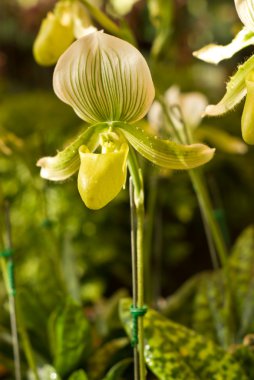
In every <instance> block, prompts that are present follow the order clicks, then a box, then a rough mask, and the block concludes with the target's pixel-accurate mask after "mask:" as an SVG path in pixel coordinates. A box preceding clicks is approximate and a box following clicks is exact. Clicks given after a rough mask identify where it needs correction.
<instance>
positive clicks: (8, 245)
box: [2, 202, 21, 380]
mask: <svg viewBox="0 0 254 380" xmlns="http://www.w3.org/2000/svg"><path fill="white" fill-rule="evenodd" d="M4 214H5V229H6V234H5V249H6V250H9V251H10V252H11V251H12V238H11V222H10V214H9V204H8V203H7V202H5V205H4ZM2 270H3V277H4V279H5V281H6V288H7V293H8V299H9V313H10V324H11V335H12V345H13V357H14V370H15V380H21V363H20V353H19V339H18V330H17V316H16V303H15V288H14V273H13V259H12V256H11V255H10V256H9V257H8V258H7V260H6V262H5V265H2Z"/></svg>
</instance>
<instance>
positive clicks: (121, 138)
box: [38, 32, 214, 209]
mask: <svg viewBox="0 0 254 380" xmlns="http://www.w3.org/2000/svg"><path fill="white" fill-rule="evenodd" d="M53 85H54V90H55V93H56V94H57V96H58V97H59V98H60V99H61V100H62V101H64V102H65V103H67V104H69V105H70V106H71V107H72V108H73V109H74V111H75V112H76V113H77V115H78V116H79V117H80V118H81V119H82V120H83V121H85V122H86V123H88V125H89V126H88V127H86V129H85V130H84V132H83V133H82V134H81V135H80V136H79V137H78V138H77V139H76V140H75V141H74V142H73V143H71V144H70V145H69V146H67V147H66V148H65V149H64V150H63V151H62V152H59V153H58V154H57V155H56V156H54V157H43V158H41V159H40V160H39V161H38V166H40V167H41V176H42V177H44V178H46V179H49V180H53V181H59V180H64V179H67V178H68V177H70V176H72V175H73V174H74V173H75V172H77V171H79V174H78V189H79V192H80V195H81V198H82V200H83V201H84V203H85V204H86V206H87V207H89V208H91V209H99V208H102V207H104V206H105V205H106V204H107V203H109V202H110V201H111V200H112V199H113V198H114V197H115V196H116V195H117V194H118V193H119V191H120V190H121V188H122V187H123V186H124V185H125V180H126V172H127V166H128V160H129V154H130V152H131V151H132V148H135V149H136V150H137V151H138V152H139V153H140V154H141V155H143V156H144V157H145V158H147V159H148V160H149V161H151V162H152V163H154V164H156V165H159V166H161V167H164V168H169V169H180V170H181V169H185V170H186V169H191V168H195V167H197V166H200V165H203V164H205V163H206V162H208V161H209V160H211V158H212V157H213V155H214V149H211V148H209V147H208V146H206V145H204V144H193V145H181V144H177V143H175V142H173V141H171V140H161V139H158V138H157V137H156V136H152V135H149V134H147V133H146V132H145V131H143V130H142V129H140V128H139V127H137V125H135V124H134V123H136V122H137V121H138V120H140V119H142V118H143V117H144V116H145V115H146V114H147V112H148V110H149V108H150V106H151V104H152V102H153V99H154V95H155V90H154V85H153V81H152V77H151V74H150V70H149V68H148V65H147V63H146V61H145V59H144V57H143V56H142V54H141V53H140V52H139V51H138V50H137V49H136V48H135V47H134V46H132V45H131V44H129V43H128V42H126V41H123V40H121V39H119V38H116V37H113V36H110V35H108V34H105V33H102V32H94V33H91V34H89V35H87V36H85V37H82V38H80V39H79V40H77V41H76V42H74V43H73V44H72V45H71V46H70V47H69V48H68V49H67V50H66V51H65V53H64V54H63V55H62V56H61V57H60V59H59V61H58V63H57V65H56V68H55V72H54V78H53Z"/></svg>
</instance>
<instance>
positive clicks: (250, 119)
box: [241, 71, 254, 145]
mask: <svg viewBox="0 0 254 380" xmlns="http://www.w3.org/2000/svg"><path fill="white" fill-rule="evenodd" d="M246 87H247V96H246V100H245V104H244V109H243V114H242V122H241V126H242V136H243V139H244V141H245V142H246V143H247V144H250V145H254V71H251V72H250V73H249V74H248V75H247V77H246Z"/></svg>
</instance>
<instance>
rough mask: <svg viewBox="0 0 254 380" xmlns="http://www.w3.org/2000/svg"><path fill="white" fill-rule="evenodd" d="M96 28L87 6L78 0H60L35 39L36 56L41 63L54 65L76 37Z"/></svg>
mask: <svg viewBox="0 0 254 380" xmlns="http://www.w3.org/2000/svg"><path fill="white" fill-rule="evenodd" d="M95 30H97V29H96V28H95V27H94V26H93V25H92V21H91V19H90V16H89V14H88V13H87V11H86V8H85V7H84V6H83V5H82V4H81V3H80V2H79V1H78V0H76V1H73V0H63V1H59V2H58V3H57V4H56V5H55V8H54V10H53V12H49V13H48V14H47V16H46V18H45V19H44V20H43V21H42V24H41V27H40V30H39V32H38V35H37V37H36V39H35V41H34V46H33V54H34V58H35V60H36V62H37V63H39V64H40V65H43V66H51V65H54V64H55V63H56V62H57V60H58V58H59V57H60V55H61V54H62V53H63V52H64V51H65V50H66V49H67V48H68V47H69V46H70V45H71V43H72V42H73V40H74V39H75V38H80V37H83V36H85V35H86V34H89V33H91V32H94V31H95Z"/></svg>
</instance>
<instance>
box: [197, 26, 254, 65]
mask: <svg viewBox="0 0 254 380" xmlns="http://www.w3.org/2000/svg"><path fill="white" fill-rule="evenodd" d="M249 45H254V33H253V32H252V31H250V30H249V29H247V28H243V29H242V30H241V31H240V32H239V33H238V34H237V35H236V37H235V38H234V39H233V41H232V42H231V43H230V44H228V45H225V46H223V45H216V44H210V45H207V46H204V47H203V48H202V49H200V50H197V51H194V53H193V55H194V57H197V58H199V59H201V60H202V61H205V62H208V63H215V64H217V63H219V62H220V61H222V60H223V59H228V58H231V57H232V56H233V55H234V54H235V53H237V52H238V51H239V50H241V49H243V48H245V47H246V46H249Z"/></svg>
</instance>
